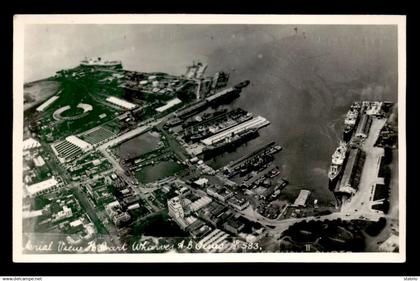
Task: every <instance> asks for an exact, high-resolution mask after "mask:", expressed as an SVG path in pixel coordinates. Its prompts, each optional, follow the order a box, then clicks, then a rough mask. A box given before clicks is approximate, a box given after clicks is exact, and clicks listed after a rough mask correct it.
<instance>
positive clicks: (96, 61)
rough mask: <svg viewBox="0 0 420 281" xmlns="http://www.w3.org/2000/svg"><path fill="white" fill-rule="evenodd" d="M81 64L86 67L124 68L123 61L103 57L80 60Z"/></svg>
mask: <svg viewBox="0 0 420 281" xmlns="http://www.w3.org/2000/svg"><path fill="white" fill-rule="evenodd" d="M80 65H81V66H85V67H109V68H117V69H120V68H122V63H121V61H108V60H102V58H101V57H97V58H85V59H84V60H82V61H81V62H80Z"/></svg>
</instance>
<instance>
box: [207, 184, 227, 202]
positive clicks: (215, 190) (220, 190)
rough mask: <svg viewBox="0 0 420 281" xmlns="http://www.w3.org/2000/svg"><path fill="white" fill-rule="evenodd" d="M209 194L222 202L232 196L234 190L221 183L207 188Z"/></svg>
mask: <svg viewBox="0 0 420 281" xmlns="http://www.w3.org/2000/svg"><path fill="white" fill-rule="evenodd" d="M207 194H208V195H210V196H212V197H214V198H216V199H218V200H220V201H222V202H226V201H227V200H228V199H229V198H230V197H232V196H233V193H232V192H230V191H229V190H227V188H225V187H222V186H220V185H213V186H209V187H208V188H207Z"/></svg>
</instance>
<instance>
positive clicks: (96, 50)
mask: <svg viewBox="0 0 420 281" xmlns="http://www.w3.org/2000/svg"><path fill="white" fill-rule="evenodd" d="M295 27H296V26H278V25H277V26H276V25H258V26H256V25H231V26H227V25H218V26H208V25H195V26H192V25H183V26H181V25H173V26H165V25H161V26H148V25H146V26H135V25H130V26H79V27H74V28H73V29H68V28H61V29H60V26H57V27H54V28H56V29H57V30H51V27H49V28H50V30H49V31H48V32H46V33H45V32H44V33H45V36H44V37H45V38H47V37H48V36H47V35H51V34H52V32H54V33H53V34H60V36H59V38H58V39H57V40H56V41H54V42H50V41H51V40H53V39H52V37H51V36H50V37H48V42H50V43H51V44H53V45H52V46H54V44H56V45H57V46H59V47H57V48H58V49H59V50H60V52H58V54H59V55H61V56H63V57H66V58H67V59H64V61H65V62H66V63H67V64H68V65H71V64H74V65H76V64H77V63H78V60H79V59H80V58H81V57H84V56H102V57H105V58H109V59H119V60H122V61H123V64H124V66H125V68H127V69H132V70H139V71H163V72H168V73H172V74H182V73H184V71H185V66H186V65H188V64H190V63H191V61H192V60H193V59H195V60H201V61H202V62H205V63H208V64H209V67H208V70H207V73H208V74H213V73H215V72H216V71H219V70H225V71H228V72H230V75H231V76H230V84H231V85H233V84H235V83H238V82H240V81H243V80H245V79H249V80H251V84H250V85H249V86H248V87H247V88H246V89H244V91H243V93H242V94H241V97H240V98H238V99H237V100H235V101H234V103H232V104H231V107H242V108H244V109H246V110H248V111H251V112H254V113H256V114H260V115H262V116H263V117H265V118H267V119H268V120H269V121H270V122H271V124H270V125H269V126H268V127H266V128H263V129H262V130H261V131H260V135H261V136H260V137H259V138H257V139H255V140H252V141H251V142H249V143H248V144H247V145H244V146H242V147H240V148H239V149H238V150H237V151H236V152H235V153H231V154H227V155H223V156H221V157H218V158H216V159H215V160H214V161H211V162H210V164H211V165H212V166H214V167H215V168H217V167H221V166H223V165H225V164H227V163H228V162H229V161H231V160H233V159H235V158H237V157H240V156H242V155H244V154H246V153H249V152H251V151H252V150H253V149H255V148H257V147H259V146H260V145H263V144H265V143H267V142H269V141H272V140H274V141H276V142H277V144H279V145H281V146H283V148H284V149H283V151H282V152H280V153H278V154H277V155H276V160H275V164H276V165H278V166H279V167H281V171H282V173H283V175H284V176H286V177H287V178H288V179H289V180H290V182H291V183H292V186H291V187H290V188H287V189H286V190H285V192H286V193H290V194H291V195H293V196H295V195H296V194H297V192H298V187H297V186H304V187H305V188H307V189H310V190H312V191H313V197H314V198H317V199H319V201H320V203H330V202H332V201H333V196H332V194H331V193H330V192H329V190H328V188H327V182H328V180H327V171H328V166H329V164H330V160H331V154H332V153H333V152H334V150H335V148H336V146H337V144H338V141H339V139H340V138H341V130H342V122H343V118H344V115H345V113H346V111H347V108H348V107H349V105H350V104H351V103H352V102H353V101H354V100H360V99H364V100H375V99H379V100H390V101H397V33H396V31H397V30H396V27H394V26H382V27H380V26H344V25H343V26H298V31H297V33H296V32H295V30H294V28H295ZM37 28H38V29H39V30H38V33H36V32H35V31H36V30H28V31H31V34H33V35H32V37H33V38H29V39H28V40H30V41H31V44H32V45H34V44H35V45H36V43H37V42H38V41H39V42H38V44H42V43H43V42H42V41H41V40H42V38H43V36H41V35H42V34H43V33H42V31H43V30H44V29H45V28H44V27H42V26H41V27H37ZM43 28H44V29H43ZM60 32H61V33H60ZM35 35H36V36H37V37H35ZM54 36H55V35H54ZM75 36H77V38H79V42H80V43H77V42H75V41H76V40H73V38H74V37H75ZM67 37H69V38H72V39H71V40H70V39H69V40H67V39H65V40H63V38H67ZM60 40H61V41H60ZM67 41H68V42H67ZM70 41H71V42H70ZM60 42H62V43H60ZM66 42H67V45H66ZM87 42H94V44H93V43H91V44H87ZM51 44H50V45H51ZM69 46H70V47H69ZM56 53H57V52H56ZM50 56H51V52H49V53H48V56H47V55H44V56H40V57H42V58H44V60H51V61H50V62H51V63H50V64H48V67H49V68H48V69H44V70H43V71H45V73H48V71H51V69H54V67H55V70H58V69H60V68H63V66H62V65H61V66H58V65H56V66H54V63H55V62H54V61H53V59H50ZM68 58H71V61H70V60H69V59H68ZM56 61H60V60H57V59H56ZM25 62H27V63H28V64H29V65H31V64H33V65H36V67H37V70H38V71H41V70H42V68H39V63H38V64H36V62H37V61H36V58H34V56H30V57H29V59H28V60H25ZM60 62H63V60H61V61H60ZM55 64H57V63H55ZM40 69H41V70H40ZM55 70H54V71H55ZM25 74H27V75H28V76H27V77H29V75H30V74H31V72H30V68H29V69H28V71H27V72H25Z"/></svg>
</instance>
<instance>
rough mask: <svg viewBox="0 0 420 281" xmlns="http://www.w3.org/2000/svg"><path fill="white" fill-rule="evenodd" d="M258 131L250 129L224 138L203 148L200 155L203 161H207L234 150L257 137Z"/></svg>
mask: <svg viewBox="0 0 420 281" xmlns="http://www.w3.org/2000/svg"><path fill="white" fill-rule="evenodd" d="M258 135H259V134H258V129H257V128H250V129H247V130H245V131H242V132H240V133H238V134H234V135H231V136H229V137H226V138H225V139H224V140H222V141H220V142H217V143H215V144H212V145H209V146H206V147H204V148H203V151H202V155H203V158H204V159H209V158H212V157H214V156H217V155H219V154H222V153H223V152H226V151H229V150H234V149H235V148H236V147H238V146H240V145H242V144H244V143H246V142H247V141H249V140H251V139H253V138H255V137H257V136H258Z"/></svg>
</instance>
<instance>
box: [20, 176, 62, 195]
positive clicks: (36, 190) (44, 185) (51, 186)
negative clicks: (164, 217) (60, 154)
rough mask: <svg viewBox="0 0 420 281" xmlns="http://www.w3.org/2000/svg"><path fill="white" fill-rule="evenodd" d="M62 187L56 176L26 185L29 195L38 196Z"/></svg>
mask: <svg viewBox="0 0 420 281" xmlns="http://www.w3.org/2000/svg"><path fill="white" fill-rule="evenodd" d="M59 188H60V184H59V182H58V181H57V180H56V179H55V177H54V176H53V177H51V178H49V179H47V180H45V181H41V182H38V183H35V184H33V185H29V186H27V187H26V191H27V192H28V194H29V197H36V196H38V195H41V194H47V193H50V192H53V191H56V190H58V189H59Z"/></svg>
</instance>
